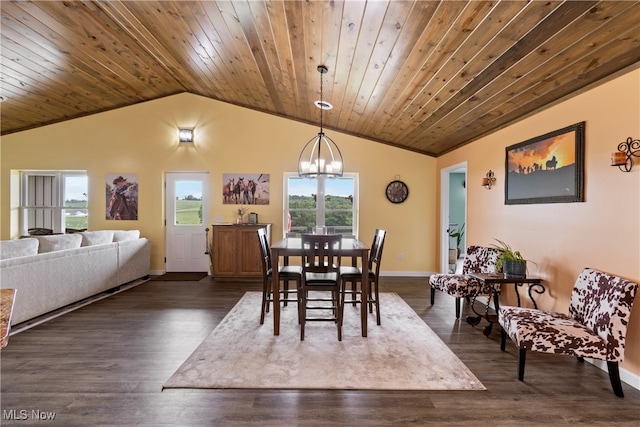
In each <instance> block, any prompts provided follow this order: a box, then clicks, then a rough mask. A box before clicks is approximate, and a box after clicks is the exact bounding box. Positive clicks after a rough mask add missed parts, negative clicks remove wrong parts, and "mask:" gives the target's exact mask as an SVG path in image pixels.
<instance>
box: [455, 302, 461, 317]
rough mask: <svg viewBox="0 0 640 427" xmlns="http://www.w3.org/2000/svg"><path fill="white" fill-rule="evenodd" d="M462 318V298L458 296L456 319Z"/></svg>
mask: <svg viewBox="0 0 640 427" xmlns="http://www.w3.org/2000/svg"><path fill="white" fill-rule="evenodd" d="M459 318H460V298H456V319H459Z"/></svg>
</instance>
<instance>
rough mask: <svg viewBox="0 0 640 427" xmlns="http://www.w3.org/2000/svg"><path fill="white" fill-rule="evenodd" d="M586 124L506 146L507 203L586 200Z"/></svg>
mask: <svg viewBox="0 0 640 427" xmlns="http://www.w3.org/2000/svg"><path fill="white" fill-rule="evenodd" d="M584 124H585V122H580V123H576V124H573V125H571V126H567V127H566V128H563V129H559V130H556V131H553V132H549V133H547V134H544V135H541V136H538V137H536V138H532V139H529V140H527V141H524V142H521V143H519V144H515V145H512V146H510V147H507V149H506V174H505V176H506V180H505V204H507V205H514V204H527V203H529V204H530V203H569V202H583V201H584V194H583V183H584V154H583V153H584Z"/></svg>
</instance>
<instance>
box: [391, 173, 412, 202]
mask: <svg viewBox="0 0 640 427" xmlns="http://www.w3.org/2000/svg"><path fill="white" fill-rule="evenodd" d="M386 194H387V199H389V201H390V202H391V203H402V202H404V201H405V200H407V197H409V187H407V184H405V183H404V182H402V181H400V180H399V179H396V180H395V181H391V182H390V183H389V185H387V191H386Z"/></svg>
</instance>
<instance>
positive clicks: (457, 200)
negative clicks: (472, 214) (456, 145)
mask: <svg viewBox="0 0 640 427" xmlns="http://www.w3.org/2000/svg"><path fill="white" fill-rule="evenodd" d="M467 228H468V226H467V162H463V163H458V164H456V165H452V166H449V167H447V168H444V169H442V170H441V171H440V272H441V273H450V272H455V271H456V270H460V265H461V264H460V263H461V261H460V260H459V259H458V256H457V251H456V252H455V256H454V257H453V259H452V258H451V257H450V256H449V255H450V252H449V250H450V249H452V250H453V249H460V254H461V255H462V256H463V255H464V253H465V252H466V246H467V244H466V230H467ZM456 232H462V236H461V238H460V239H458V238H457V237H451V236H450V235H451V234H453V233H456ZM458 242H459V243H458ZM454 261H455V262H454ZM452 269H453V271H452Z"/></svg>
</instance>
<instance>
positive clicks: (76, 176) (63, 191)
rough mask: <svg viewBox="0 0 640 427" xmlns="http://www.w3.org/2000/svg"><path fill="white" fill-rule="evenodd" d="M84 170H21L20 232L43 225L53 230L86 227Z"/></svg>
mask: <svg viewBox="0 0 640 427" xmlns="http://www.w3.org/2000/svg"><path fill="white" fill-rule="evenodd" d="M88 191H89V190H88V179H87V174H86V172H57V171H32V172H22V174H21V187H20V192H21V194H20V214H21V215H20V228H21V230H20V234H21V235H23V236H24V235H27V234H29V229H33V228H43V229H48V230H51V232H53V233H64V232H66V231H68V230H86V229H87V227H88V225H89V211H88V209H87V208H88V197H87V194H88Z"/></svg>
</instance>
